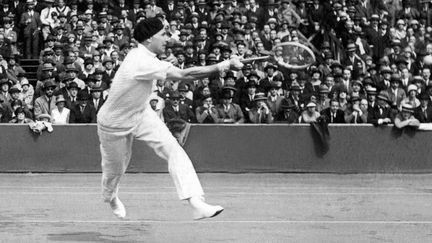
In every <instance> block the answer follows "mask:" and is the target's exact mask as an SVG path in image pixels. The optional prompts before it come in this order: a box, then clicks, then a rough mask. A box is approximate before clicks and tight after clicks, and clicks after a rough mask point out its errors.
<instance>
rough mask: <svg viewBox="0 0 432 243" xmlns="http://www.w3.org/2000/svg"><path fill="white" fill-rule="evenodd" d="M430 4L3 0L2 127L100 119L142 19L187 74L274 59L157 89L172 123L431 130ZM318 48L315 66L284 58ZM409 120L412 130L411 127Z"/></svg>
mask: <svg viewBox="0 0 432 243" xmlns="http://www.w3.org/2000/svg"><path fill="white" fill-rule="evenodd" d="M431 2H432V1H430V0H427V1H426V0H327V1H324V0H268V1H264V0H261V1H260V0H210V1H207V0H158V1H156V0H114V1H108V0H44V1H35V0H9V1H7V0H2V1H0V56H1V58H0V122H2V123H29V122H31V121H32V120H38V119H41V118H43V119H48V120H50V121H51V122H52V123H54V124H67V123H95V122H96V119H97V113H98V111H99V109H100V107H101V106H102V105H103V103H104V100H105V99H106V98H107V97H108V96H109V89H110V85H111V82H112V79H113V78H114V76H115V73H116V70H118V68H119V67H120V66H121V65H122V60H123V59H124V58H125V56H126V55H127V53H128V52H129V51H130V50H131V49H133V48H136V47H137V45H139V44H138V43H137V42H136V41H135V40H134V39H133V36H132V33H133V28H134V25H135V24H136V23H137V22H139V21H140V20H142V19H145V18H151V17H159V18H161V19H165V20H166V21H167V23H168V24H169V31H170V35H171V36H170V41H169V43H168V45H167V47H166V53H165V54H164V55H161V56H159V58H160V59H163V60H167V61H170V62H172V63H173V64H174V65H176V66H177V67H179V68H182V69H183V68H188V67H193V66H205V65H212V64H215V63H218V62H220V61H223V60H226V59H229V58H230V57H232V56H234V55H235V56H238V57H240V58H249V57H259V56H266V55H269V54H271V55H272V56H273V58H271V59H269V60H267V61H256V62H249V63H246V64H245V66H244V68H243V69H242V70H241V71H238V72H233V71H227V72H223V73H217V74H214V75H211V76H209V77H207V78H205V79H202V80H195V81H193V82H176V81H175V80H173V81H161V80H155V81H154V92H153V94H152V97H151V100H150V101H149V107H151V108H152V109H153V110H155V112H157V113H158V115H159V117H160V118H161V119H163V120H164V121H166V122H168V121H170V120H173V119H182V120H184V121H187V122H191V123H267V124H268V123H310V122H316V121H318V120H319V119H321V120H324V121H326V122H327V123H353V124H358V123H370V124H374V125H385V124H389V123H394V122H395V121H396V122H398V123H400V122H404V121H405V122H406V123H407V124H408V123H410V121H411V120H415V121H417V122H419V123H430V122H432V107H431V106H432V100H431V99H432V82H431V66H432V26H431V21H432V9H431V8H430V7H431ZM286 42H298V43H301V44H303V45H305V46H307V47H308V48H310V49H311V50H312V51H313V53H314V55H315V61H314V62H313V63H309V64H310V65H309V66H308V67H307V68H304V69H297V68H291V67H292V66H289V65H285V64H287V63H289V64H293V65H296V64H298V65H300V64H302V61H304V59H305V57H304V56H302V55H301V54H300V55H297V54H296V55H290V56H282V55H281V53H282V52H281V48H280V47H281V45H280V44H281V43H286ZM404 124H405V123H404Z"/></svg>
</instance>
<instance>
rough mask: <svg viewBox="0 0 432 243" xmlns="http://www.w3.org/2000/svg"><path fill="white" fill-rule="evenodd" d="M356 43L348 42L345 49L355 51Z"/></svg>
mask: <svg viewBox="0 0 432 243" xmlns="http://www.w3.org/2000/svg"><path fill="white" fill-rule="evenodd" d="M356 49H357V48H356V45H355V44H354V43H349V44H348V45H347V51H356Z"/></svg>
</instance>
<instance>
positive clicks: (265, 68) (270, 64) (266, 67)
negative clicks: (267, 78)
mask: <svg viewBox="0 0 432 243" xmlns="http://www.w3.org/2000/svg"><path fill="white" fill-rule="evenodd" d="M269 68H273V69H274V70H276V69H277V66H276V65H274V64H273V63H271V62H269V63H268V64H267V65H266V66H265V67H264V71H265V72H267V70H268V69H269Z"/></svg>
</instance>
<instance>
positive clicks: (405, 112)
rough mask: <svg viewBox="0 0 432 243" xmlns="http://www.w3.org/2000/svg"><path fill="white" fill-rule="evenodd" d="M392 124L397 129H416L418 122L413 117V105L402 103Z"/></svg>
mask: <svg viewBox="0 0 432 243" xmlns="http://www.w3.org/2000/svg"><path fill="white" fill-rule="evenodd" d="M394 124H395V126H396V127H397V128H399V129H402V128H405V127H412V128H415V129H417V128H418V127H419V126H420V122H419V120H417V119H416V118H415V117H414V107H413V106H412V105H411V104H409V103H405V104H403V105H402V111H401V112H399V113H398V114H397V115H396V117H395V119H394Z"/></svg>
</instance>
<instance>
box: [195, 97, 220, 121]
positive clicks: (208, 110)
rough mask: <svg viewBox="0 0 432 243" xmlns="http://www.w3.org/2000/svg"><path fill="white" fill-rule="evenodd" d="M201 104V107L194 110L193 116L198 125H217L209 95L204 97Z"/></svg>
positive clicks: (216, 115)
mask: <svg viewBox="0 0 432 243" xmlns="http://www.w3.org/2000/svg"><path fill="white" fill-rule="evenodd" d="M201 103H202V105H201V106H198V107H197V108H196V109H195V116H196V119H197V121H198V123H204V124H207V123H217V122H218V113H217V110H216V107H215V106H214V104H213V98H212V97H211V96H210V95H208V96H204V97H203V98H202V101H201Z"/></svg>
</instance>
